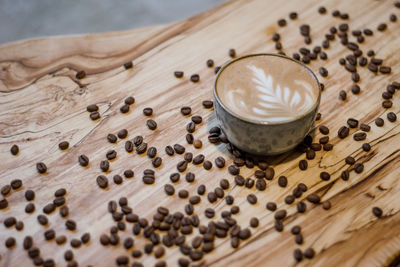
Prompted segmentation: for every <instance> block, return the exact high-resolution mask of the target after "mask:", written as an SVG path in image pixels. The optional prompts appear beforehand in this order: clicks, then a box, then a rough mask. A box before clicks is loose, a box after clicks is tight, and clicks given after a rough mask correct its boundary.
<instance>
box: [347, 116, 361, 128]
mask: <svg viewBox="0 0 400 267" xmlns="http://www.w3.org/2000/svg"><path fill="white" fill-rule="evenodd" d="M347 124H348V125H349V127H350V128H357V126H358V120H356V119H354V118H349V119H348V120H347Z"/></svg>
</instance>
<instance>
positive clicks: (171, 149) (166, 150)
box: [165, 146, 175, 156]
mask: <svg viewBox="0 0 400 267" xmlns="http://www.w3.org/2000/svg"><path fill="white" fill-rule="evenodd" d="M165 153H166V154H167V155H169V156H172V155H174V153H175V152H174V149H173V148H172V147H171V146H166V147H165Z"/></svg>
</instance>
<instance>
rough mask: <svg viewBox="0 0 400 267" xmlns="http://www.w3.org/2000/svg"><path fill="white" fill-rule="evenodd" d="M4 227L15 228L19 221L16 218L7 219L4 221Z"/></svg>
mask: <svg viewBox="0 0 400 267" xmlns="http://www.w3.org/2000/svg"><path fill="white" fill-rule="evenodd" d="M3 223H4V226H5V227H7V228H8V227H11V226H14V225H15V224H16V223H17V219H16V218H15V217H7V218H5V219H4V222H3Z"/></svg>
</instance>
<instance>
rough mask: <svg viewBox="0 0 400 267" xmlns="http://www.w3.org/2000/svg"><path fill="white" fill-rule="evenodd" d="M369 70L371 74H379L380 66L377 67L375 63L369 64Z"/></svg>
mask: <svg viewBox="0 0 400 267" xmlns="http://www.w3.org/2000/svg"><path fill="white" fill-rule="evenodd" d="M368 70H370V71H371V72H375V73H376V72H378V66H376V65H375V64H374V63H372V62H371V63H369V64H368Z"/></svg>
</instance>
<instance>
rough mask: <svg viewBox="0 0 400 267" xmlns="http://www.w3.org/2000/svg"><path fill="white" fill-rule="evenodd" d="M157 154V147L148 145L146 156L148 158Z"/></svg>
mask: <svg viewBox="0 0 400 267" xmlns="http://www.w3.org/2000/svg"><path fill="white" fill-rule="evenodd" d="M156 155H157V148H155V147H153V146H152V147H149V149H147V156H148V157H149V158H151V159H152V158H154V157H155V156H156Z"/></svg>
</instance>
